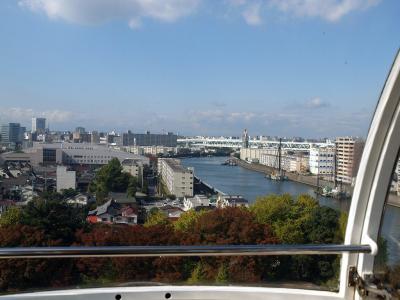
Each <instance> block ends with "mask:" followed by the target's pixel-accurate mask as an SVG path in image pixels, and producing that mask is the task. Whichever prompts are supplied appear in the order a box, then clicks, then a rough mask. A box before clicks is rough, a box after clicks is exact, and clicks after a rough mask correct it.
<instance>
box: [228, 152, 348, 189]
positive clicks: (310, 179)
mask: <svg viewBox="0 0 400 300" xmlns="http://www.w3.org/2000/svg"><path fill="white" fill-rule="evenodd" d="M235 161H236V163H237V164H238V166H241V167H243V168H245V169H248V170H252V171H256V172H260V173H263V174H271V173H272V172H274V171H276V169H275V168H272V167H268V166H264V165H261V164H255V163H251V164H249V163H247V162H245V161H243V160H240V159H238V158H235ZM285 175H286V176H287V177H288V179H289V180H291V181H295V182H299V183H303V184H306V185H309V186H312V187H317V176H315V175H301V174H295V173H290V172H286V173H285ZM333 185H334V183H333V182H331V181H326V180H322V179H320V180H319V186H320V187H321V186H330V187H333ZM342 188H343V189H344V190H345V191H349V192H350V191H351V187H350V186H348V185H343V186H342Z"/></svg>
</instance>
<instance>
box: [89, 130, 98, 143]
mask: <svg viewBox="0 0 400 300" xmlns="http://www.w3.org/2000/svg"><path fill="white" fill-rule="evenodd" d="M90 143H92V144H100V135H99V132H98V131H92V133H91V135H90Z"/></svg>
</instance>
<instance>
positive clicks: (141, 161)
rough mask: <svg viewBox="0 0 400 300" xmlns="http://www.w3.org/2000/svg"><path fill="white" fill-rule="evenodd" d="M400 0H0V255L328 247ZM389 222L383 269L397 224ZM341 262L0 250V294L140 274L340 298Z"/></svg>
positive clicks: (138, 280) (386, 64)
mask: <svg viewBox="0 0 400 300" xmlns="http://www.w3.org/2000/svg"><path fill="white" fill-rule="evenodd" d="M399 9H400V3H399V1H397V0H385V1H379V0H374V1H372V0H331V1H307V0H281V1H278V0H223V1H214V0H185V1H183V0H157V1H144V0H119V1H114V0H102V1H72V0H70V1H65V0H64V1H62V0H58V1H54V0H18V1H15V0H1V1H0V37H1V47H0V66H1V67H0V247H1V248H4V247H31V246H37V247H55V246H60V247H61V246H66V247H68V246H126V245H132V246H144V245H147V246H149V245H151V246H161V245H177V246H184V245H186V246H187V245H254V244H268V245H275V244H282V245H286V244H291V245H292V244H308V245H311V244H342V243H343V238H344V235H345V228H346V224H347V215H348V210H349V207H350V205H351V197H352V192H353V188H354V183H355V178H356V176H357V172H358V167H359V162H360V159H361V156H362V152H363V147H364V142H365V138H366V136H367V131H368V126H369V123H370V120H371V117H372V115H373V112H374V108H375V106H376V102H377V99H378V98H379V93H380V90H381V88H382V86H383V84H384V81H385V78H386V76H387V73H388V71H389V68H390V66H391V63H392V61H393V57H394V55H395V53H396V51H397V48H398V41H397V40H396V39H395V38H394V37H397V36H399V32H398V31H399V28H400V19H399V17H398V11H399ZM396 178H397V177H394V181H395V180H398V179H396ZM389 214H392V215H394V216H393V217H392V219H391V222H392V223H390V222H389V223H384V224H383V226H382V237H383V239H385V241H386V243H387V251H388V259H387V260H385V263H387V264H389V266H390V268H392V266H394V264H395V263H396V262H394V260H393V259H394V258H393V253H395V251H396V249H397V248H393V247H394V246H395V245H396V244H395V243H392V242H391V241H392V239H391V237H392V233H393V230H394V229H393V228H394V227H393V226H395V225H396V224H397V223H395V220H398V219H399V218H398V213H397V210H396V209H395V208H393V209H392V208H391V209H390V210H389V209H387V210H386V212H385V216H386V215H389ZM387 222H388V221H387ZM396 226H397V225H396ZM0 250H1V249H0ZM389 252H390V253H389ZM340 259H341V257H340V256H339V255H320V256H315V255H314V256H311V255H307V256H304V255H298V256H295V255H294V256H255V257H253V256H232V257H192V258H187V257H167V258H166V257H155V258H126V257H123V258H86V259H67V258H65V259H2V258H0V293H13V292H15V293H17V292H21V291H26V290H31V289H33V290H43V289H55V288H64V287H74V288H78V287H93V286H108V285H110V286H113V285H117V284H118V285H122V284H125V285H148V284H156V283H169V284H175V285H196V284H207V285H249V286H281V287H287V288H293V287H300V288H303V289H316V290H330V291H338V287H339V278H338V274H339V273H340V272H339V271H340V267H341V266H340ZM388 268H389V267H388ZM385 270H389V269H387V268H386V269H385ZM390 270H391V269H390ZM395 270H397V269H395ZM391 274H395V272H394V273H393V272H392V273H391Z"/></svg>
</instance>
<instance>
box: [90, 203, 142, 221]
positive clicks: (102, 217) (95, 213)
mask: <svg viewBox="0 0 400 300" xmlns="http://www.w3.org/2000/svg"><path fill="white" fill-rule="evenodd" d="M137 217H138V215H137V211H136V209H135V208H133V207H131V206H129V205H124V204H120V203H117V202H116V201H115V200H114V199H111V200H108V201H107V202H106V203H104V204H103V205H100V206H98V207H96V208H95V209H94V210H91V211H89V213H88V216H87V217H86V220H87V221H88V222H89V223H106V224H128V225H134V224H137Z"/></svg>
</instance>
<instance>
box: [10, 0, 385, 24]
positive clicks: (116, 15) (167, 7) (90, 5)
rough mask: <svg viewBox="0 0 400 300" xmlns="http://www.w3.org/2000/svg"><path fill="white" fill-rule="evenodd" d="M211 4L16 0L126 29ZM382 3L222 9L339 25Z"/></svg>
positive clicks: (309, 1)
mask: <svg viewBox="0 0 400 300" xmlns="http://www.w3.org/2000/svg"><path fill="white" fill-rule="evenodd" d="M203 2H204V3H208V4H209V5H210V6H213V5H215V2H214V0H212V1H211V0H19V2H18V3H19V5H20V6H21V7H25V8H28V9H30V10H32V11H34V12H40V13H44V14H46V15H47V16H48V17H49V18H51V19H61V20H64V21H67V22H70V23H78V24H98V23H103V22H106V21H110V20H123V21H126V23H127V24H128V25H129V27H131V28H133V29H136V28H139V27H141V26H142V22H143V19H144V18H150V19H154V20H159V21H164V22H174V21H177V20H179V19H181V18H183V17H185V16H188V15H191V14H193V13H195V12H196V11H197V10H198V9H199V8H200V3H203ZM379 2H381V0H225V1H223V2H222V5H223V6H225V7H228V8H231V9H233V10H234V11H238V12H239V14H240V15H241V16H242V17H243V19H244V20H245V21H246V23H247V24H249V25H260V24H262V23H263V16H262V12H263V11H268V10H269V11H274V10H275V11H278V12H280V13H284V14H290V15H293V16H295V17H311V18H321V19H324V20H327V21H338V20H339V19H341V18H342V17H343V16H345V15H347V14H349V13H351V12H353V11H357V10H364V9H367V8H369V7H371V6H374V5H377V4H378V3H379Z"/></svg>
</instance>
